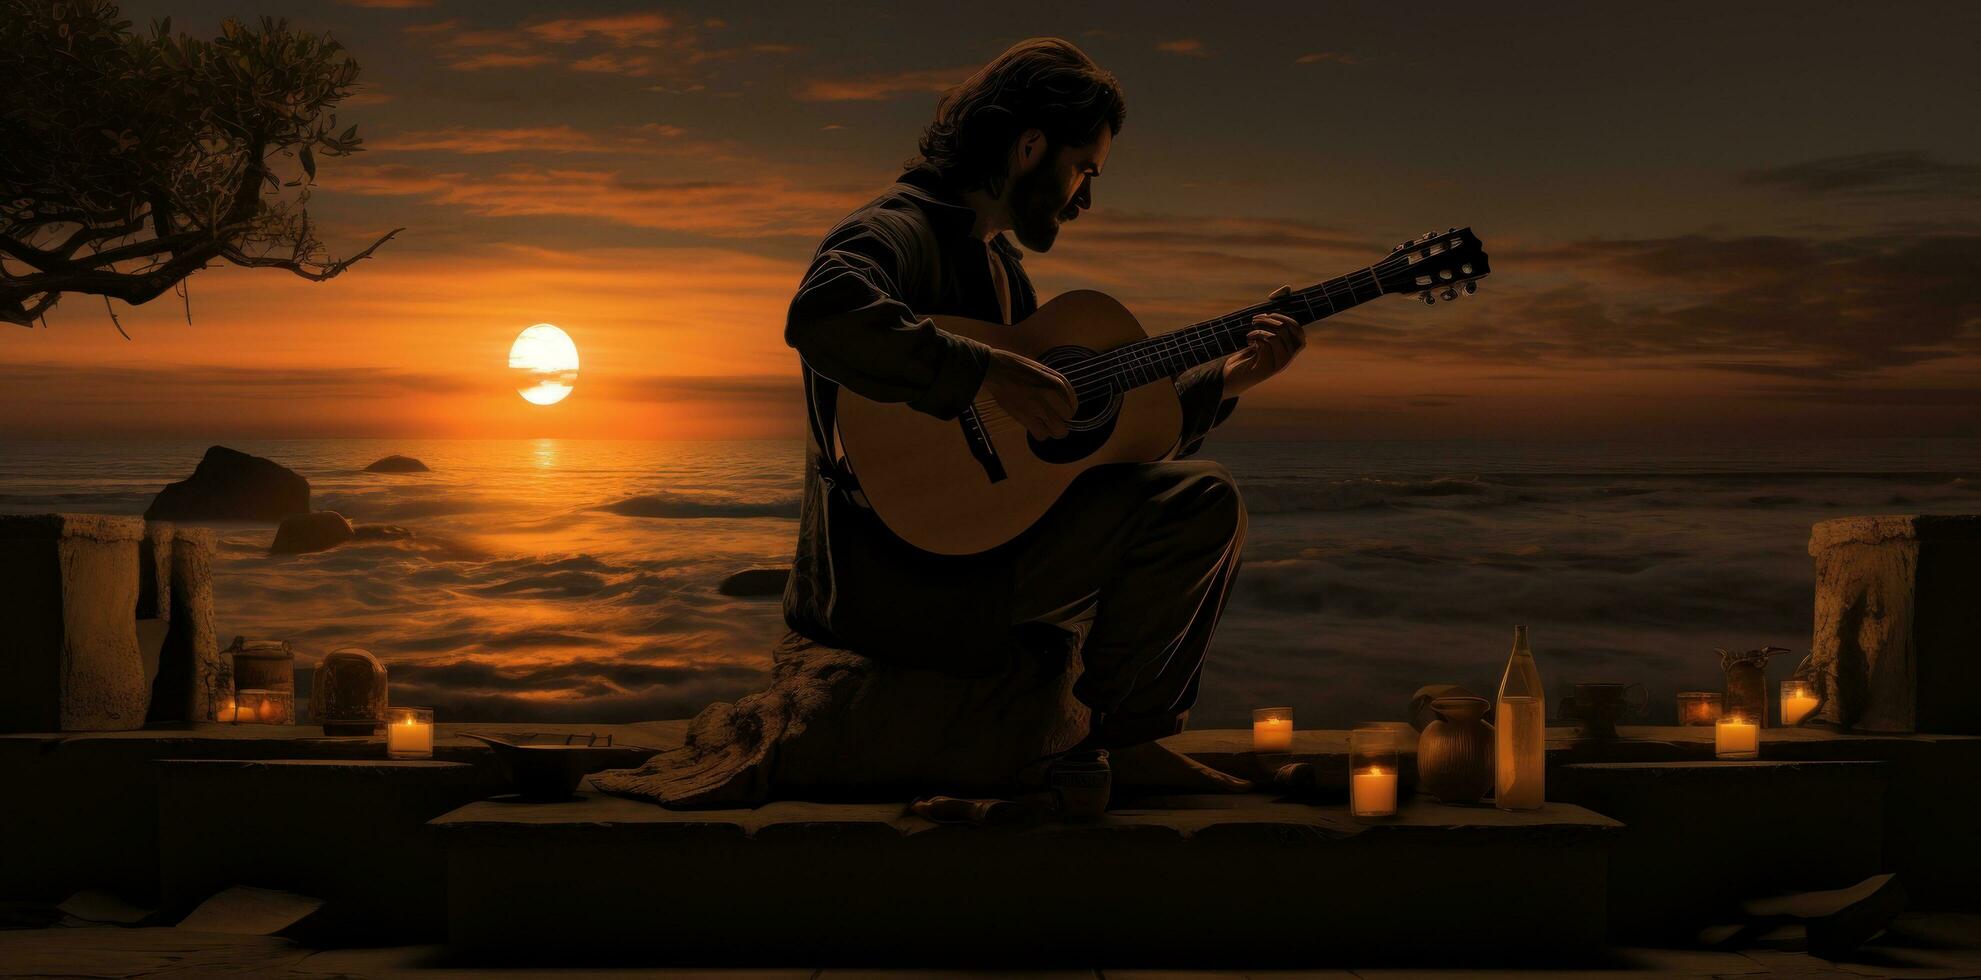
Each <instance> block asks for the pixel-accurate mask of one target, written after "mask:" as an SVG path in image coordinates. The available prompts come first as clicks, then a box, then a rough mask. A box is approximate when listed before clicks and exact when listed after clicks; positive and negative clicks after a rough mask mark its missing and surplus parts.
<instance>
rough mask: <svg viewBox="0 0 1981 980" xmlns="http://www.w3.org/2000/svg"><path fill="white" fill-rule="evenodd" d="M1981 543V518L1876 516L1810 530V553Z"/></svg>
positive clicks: (1845, 519) (1841, 520)
mask: <svg viewBox="0 0 1981 980" xmlns="http://www.w3.org/2000/svg"><path fill="white" fill-rule="evenodd" d="M1895 540H1916V541H1981V517H1975V516H1968V515H1941V514H1879V515H1874V516H1867V517H1839V518H1836V519H1834V520H1828V521H1819V522H1817V523H1816V524H1815V525H1814V526H1812V527H1810V529H1809V553H1810V554H1811V555H1815V554H1819V553H1821V552H1823V551H1824V550H1826V549H1829V548H1834V547H1836V546H1837V545H1843V544H1878V543H1879V542H1883V541H1895Z"/></svg>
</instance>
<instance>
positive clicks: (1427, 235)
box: [1418, 231, 1438, 242]
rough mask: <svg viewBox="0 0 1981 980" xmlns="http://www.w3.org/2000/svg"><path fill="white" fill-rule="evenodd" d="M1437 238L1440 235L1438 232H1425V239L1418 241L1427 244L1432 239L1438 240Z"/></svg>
mask: <svg viewBox="0 0 1981 980" xmlns="http://www.w3.org/2000/svg"><path fill="white" fill-rule="evenodd" d="M1436 237H1438V233H1437V232H1435V231H1427V232H1425V233H1424V237H1423V238H1421V239H1418V240H1419V241H1426V242H1428V241H1430V240H1431V239H1433V238H1436Z"/></svg>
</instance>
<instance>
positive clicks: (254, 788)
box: [157, 759, 500, 939]
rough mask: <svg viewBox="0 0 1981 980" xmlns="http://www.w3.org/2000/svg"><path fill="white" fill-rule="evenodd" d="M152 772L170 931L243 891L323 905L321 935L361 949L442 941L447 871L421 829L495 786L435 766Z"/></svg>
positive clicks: (331, 763) (339, 763)
mask: <svg viewBox="0 0 1981 980" xmlns="http://www.w3.org/2000/svg"><path fill="white" fill-rule="evenodd" d="M157 765H158V768H159V769H160V770H161V777H160V779H159V783H158V856H159V863H158V873H159V891H160V910H161V911H162V912H164V913H165V915H166V916H167V917H168V919H167V921H171V919H172V918H173V917H176V916H177V915H180V914H183V913H185V912H187V911H190V910H191V909H192V908H193V907H194V906H195V905H198V904H199V903H200V902H202V901H205V900H206V899H207V898H209V897H211V896H213V895H214V894H215V893H217V892H220V891H222V890H224V889H226V888H229V887H232V886H235V885H250V886H255V887H260V888H274V889H280V890H283V891H290V892H296V893H298V894H302V895H308V896H312V897H314V898H320V899H323V900H324V901H325V903H326V905H325V908H324V911H323V914H322V918H323V920H324V922H323V925H324V926H325V927H326V928H334V929H335V930H336V931H337V932H338V933H339V934H340V935H344V936H356V937H364V938H367V939H412V938H422V937H430V936H434V935H438V934H439V933H440V932H441V930H442V928H443V924H444V921H445V904H446V901H447V895H446V889H445V888H444V887H443V880H444V868H443V865H444V861H443V856H442V854H441V852H440V848H439V845H438V842H436V841H435V840H434V839H433V835H432V833H431V832H429V831H428V830H427V828H426V826H425V824H426V822H427V821H428V820H431V819H433V818H434V817H436V816H439V815H441V814H444V813H447V812H448V811H450V810H453V809H454V808H456V807H459V806H461V805H463V804H465V803H467V802H469V801H471V800H477V799H481V798H482V797H485V796H487V795H488V794H489V793H490V791H491V788H492V787H491V784H490V782H489V780H488V778H487V775H486V773H484V772H481V771H478V770H477V769H476V768H475V767H474V766H471V765H467V764H465V763H460V762H435V761H431V760H400V759H364V760H329V759H273V760H246V759H242V760H226V759H165V760H161V761H160V762H159V763H158V764H157ZM493 788H495V789H499V788H500V787H499V785H498V786H496V787H493Z"/></svg>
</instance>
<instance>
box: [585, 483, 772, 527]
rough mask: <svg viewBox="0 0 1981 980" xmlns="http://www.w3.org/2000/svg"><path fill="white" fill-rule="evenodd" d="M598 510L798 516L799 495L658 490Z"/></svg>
mask: <svg viewBox="0 0 1981 980" xmlns="http://www.w3.org/2000/svg"><path fill="white" fill-rule="evenodd" d="M598 509H599V510H603V511H608V512H610V513H614V514H618V515H620V516H622V517H658V518H673V519H688V520H693V519H696V518H706V517H797V516H798V496H797V495H796V494H792V495H789V496H782V497H769V498H761V499H757V500H739V499H736V498H734V497H728V496H724V495H721V494H713V493H707V494H702V493H676V492H673V491H668V490H661V491H657V492H655V493H643V494H640V495H639V496H636V497H627V498H626V499H624V500H620V501H616V502H614V503H610V504H606V505H605V506H603V507H600V508H598Z"/></svg>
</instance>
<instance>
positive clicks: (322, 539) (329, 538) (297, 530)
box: [268, 510, 357, 555]
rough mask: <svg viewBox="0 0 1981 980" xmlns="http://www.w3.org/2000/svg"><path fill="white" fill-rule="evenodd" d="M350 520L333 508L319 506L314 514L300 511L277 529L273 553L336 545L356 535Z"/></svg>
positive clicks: (302, 550)
mask: <svg viewBox="0 0 1981 980" xmlns="http://www.w3.org/2000/svg"><path fill="white" fill-rule="evenodd" d="M356 535H357V532H356V531H354V530H352V529H351V522H350V521H347V520H345V519H344V515H342V514H339V513H337V512H336V511H334V510H319V511H317V512H315V513H313V514H299V515H297V516H295V517H291V518H289V519H288V520H285V521H283V522H282V526H281V527H279V528H276V529H275V543H274V544H271V545H269V546H268V553H269V554H271V555H300V554H303V553H304V552H309V551H324V550H327V549H330V548H335V547H337V546H338V545H340V544H343V543H344V542H346V541H349V540H351V538H353V537H355V536H356Z"/></svg>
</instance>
